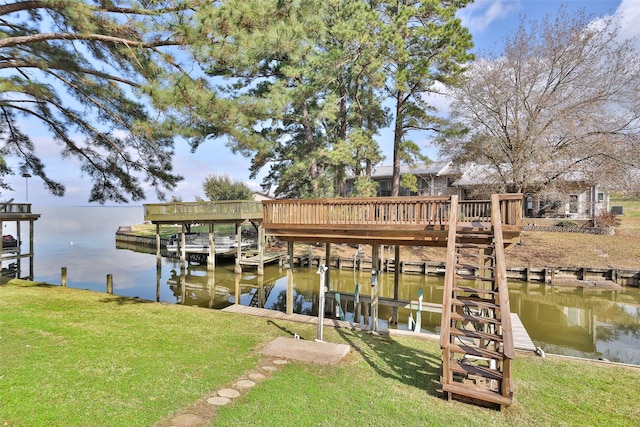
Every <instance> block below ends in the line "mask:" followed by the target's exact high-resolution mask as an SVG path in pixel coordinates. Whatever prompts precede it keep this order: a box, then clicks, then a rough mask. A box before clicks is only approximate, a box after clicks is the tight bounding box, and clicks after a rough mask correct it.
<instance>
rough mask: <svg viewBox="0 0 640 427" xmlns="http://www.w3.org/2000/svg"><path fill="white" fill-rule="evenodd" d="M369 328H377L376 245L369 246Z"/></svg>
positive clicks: (374, 329)
mask: <svg viewBox="0 0 640 427" xmlns="http://www.w3.org/2000/svg"><path fill="white" fill-rule="evenodd" d="M371 264H372V265H371V330H373V331H374V332H375V331H377V330H378V274H379V271H378V270H377V269H376V267H377V266H378V245H376V244H373V245H372V247H371Z"/></svg>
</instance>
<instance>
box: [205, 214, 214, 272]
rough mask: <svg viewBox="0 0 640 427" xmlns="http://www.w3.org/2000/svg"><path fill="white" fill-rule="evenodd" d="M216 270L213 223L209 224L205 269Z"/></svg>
mask: <svg viewBox="0 0 640 427" xmlns="http://www.w3.org/2000/svg"><path fill="white" fill-rule="evenodd" d="M215 270H216V231H215V226H214V224H209V255H208V256H207V271H215Z"/></svg>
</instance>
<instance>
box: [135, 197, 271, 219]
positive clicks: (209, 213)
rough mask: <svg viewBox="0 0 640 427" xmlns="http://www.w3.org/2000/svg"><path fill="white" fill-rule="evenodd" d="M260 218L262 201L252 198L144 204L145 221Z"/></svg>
mask: <svg viewBox="0 0 640 427" xmlns="http://www.w3.org/2000/svg"><path fill="white" fill-rule="evenodd" d="M261 218H262V203H261V202H255V201H252V200H230V201H219V202H179V203H154V204H145V205H144V219H145V221H158V222H162V221H175V222H180V221H191V222H196V221H224V220H229V221H238V220H252V219H261Z"/></svg>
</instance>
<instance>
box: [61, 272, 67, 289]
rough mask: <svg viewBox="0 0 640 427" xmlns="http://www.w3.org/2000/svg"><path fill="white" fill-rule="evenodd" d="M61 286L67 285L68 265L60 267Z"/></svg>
mask: <svg viewBox="0 0 640 427" xmlns="http://www.w3.org/2000/svg"><path fill="white" fill-rule="evenodd" d="M60 286H62V287H63V288H66V287H67V267H62V268H61V269H60Z"/></svg>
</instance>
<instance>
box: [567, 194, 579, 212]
mask: <svg viewBox="0 0 640 427" xmlns="http://www.w3.org/2000/svg"><path fill="white" fill-rule="evenodd" d="M569 213H578V195H577V194H569Z"/></svg>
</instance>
